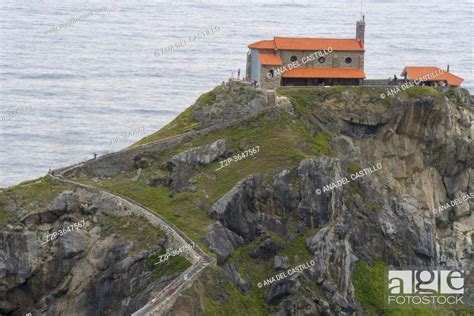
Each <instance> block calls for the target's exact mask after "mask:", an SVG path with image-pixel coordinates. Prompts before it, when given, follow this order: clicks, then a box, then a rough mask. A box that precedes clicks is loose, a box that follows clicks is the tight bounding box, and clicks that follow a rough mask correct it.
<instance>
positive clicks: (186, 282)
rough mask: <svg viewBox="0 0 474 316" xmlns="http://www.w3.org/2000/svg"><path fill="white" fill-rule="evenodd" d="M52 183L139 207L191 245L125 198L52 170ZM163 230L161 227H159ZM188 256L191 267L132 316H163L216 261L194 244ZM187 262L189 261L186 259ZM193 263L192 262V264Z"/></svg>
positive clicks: (176, 230) (180, 234) (183, 236)
mask: <svg viewBox="0 0 474 316" xmlns="http://www.w3.org/2000/svg"><path fill="white" fill-rule="evenodd" d="M47 176H48V177H49V178H50V179H51V180H52V181H53V182H59V183H62V184H68V185H72V186H73V187H76V188H82V189H84V190H87V191H92V192H100V191H102V192H106V193H108V194H112V195H114V196H115V197H116V198H117V199H121V200H125V201H127V202H129V203H131V204H133V205H135V206H136V207H139V208H141V209H142V210H143V212H145V213H147V215H148V217H149V216H151V217H153V218H155V219H156V220H158V221H159V222H161V223H162V225H164V226H165V228H164V230H167V231H168V232H171V233H172V234H174V238H181V239H182V240H181V241H182V242H185V243H188V244H189V243H191V239H190V238H189V237H188V236H186V234H184V233H183V232H182V231H181V230H180V229H179V228H177V227H176V226H175V225H174V224H172V223H170V222H169V221H168V220H167V219H166V218H164V217H162V216H161V215H159V214H157V213H155V212H154V211H152V210H151V209H149V208H147V207H145V206H143V205H141V204H140V203H138V202H135V201H133V200H132V199H130V198H127V197H125V196H121V195H119V194H116V193H112V192H108V191H106V190H103V189H99V188H95V187H91V186H87V185H84V184H81V183H78V182H75V181H72V180H69V179H65V178H64V177H63V176H62V174H61V173H58V174H56V171H55V170H53V171H52V172H50V173H48V175H47ZM161 228H163V226H162V227H161ZM187 252H188V253H190V254H189V255H191V256H192V257H193V258H194V260H190V261H192V265H191V266H190V267H189V268H188V269H186V270H185V271H184V272H183V273H181V275H180V276H179V277H177V278H175V279H174V280H173V281H172V282H171V283H170V284H168V285H167V286H165V287H164V288H163V289H162V290H161V291H160V292H159V293H158V294H157V295H156V296H155V297H154V298H153V299H152V300H150V301H149V302H148V303H147V304H145V306H143V307H142V308H141V309H139V310H138V311H135V313H133V314H132V315H136V316H141V315H163V314H164V312H166V311H167V310H168V309H169V308H171V307H172V306H173V303H174V302H175V301H176V299H177V297H178V295H179V294H181V293H182V292H183V291H184V290H186V289H187V288H189V287H190V286H191V285H192V283H193V282H194V280H196V279H197V277H198V276H199V274H200V273H201V272H202V271H203V270H204V269H205V268H206V267H207V266H209V265H215V264H216V262H217V261H216V259H215V258H213V257H210V256H208V255H207V254H206V253H205V252H204V251H203V250H202V249H201V248H199V246H198V245H196V244H195V246H194V247H193V248H190V250H187ZM188 260H189V259H188ZM193 261H194V262H193ZM170 288H171V289H173V290H174V291H173V292H172V293H171V294H169V293H168V290H169V289H170Z"/></svg>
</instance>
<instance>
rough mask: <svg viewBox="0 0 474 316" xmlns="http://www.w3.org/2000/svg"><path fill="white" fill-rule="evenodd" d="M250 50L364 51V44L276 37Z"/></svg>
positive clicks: (351, 41) (353, 40)
mask: <svg viewBox="0 0 474 316" xmlns="http://www.w3.org/2000/svg"><path fill="white" fill-rule="evenodd" d="M248 47H249V48H256V49H278V50H324V49H326V50H327V49H329V48H332V50H334V51H364V42H362V41H359V40H356V39H344V38H309V37H308V38H306V37H275V38H274V39H273V40H263V41H258V42H255V43H252V44H250V45H249V46H248Z"/></svg>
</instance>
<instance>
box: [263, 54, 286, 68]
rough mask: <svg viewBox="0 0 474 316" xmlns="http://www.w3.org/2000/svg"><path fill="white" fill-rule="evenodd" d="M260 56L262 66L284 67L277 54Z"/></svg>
mask: <svg viewBox="0 0 474 316" xmlns="http://www.w3.org/2000/svg"><path fill="white" fill-rule="evenodd" d="M258 56H259V58H260V64H262V65H278V66H281V65H283V62H282V61H281V58H280V57H279V56H277V55H275V54H265V53H259V54H258Z"/></svg>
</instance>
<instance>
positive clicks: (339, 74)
mask: <svg viewBox="0 0 474 316" xmlns="http://www.w3.org/2000/svg"><path fill="white" fill-rule="evenodd" d="M282 77H283V78H350V79H364V78H365V72H364V70H363V69H355V68H320V67H298V68H294V69H291V70H288V71H286V72H284V73H283V75H282Z"/></svg>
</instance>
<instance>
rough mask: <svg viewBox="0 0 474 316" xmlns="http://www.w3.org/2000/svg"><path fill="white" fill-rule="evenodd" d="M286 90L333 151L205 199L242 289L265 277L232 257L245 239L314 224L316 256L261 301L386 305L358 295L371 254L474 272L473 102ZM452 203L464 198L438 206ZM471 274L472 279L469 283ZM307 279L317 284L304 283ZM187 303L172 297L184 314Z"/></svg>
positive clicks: (310, 242) (353, 307)
mask: <svg viewBox="0 0 474 316" xmlns="http://www.w3.org/2000/svg"><path fill="white" fill-rule="evenodd" d="M280 93H281V94H283V95H287V96H289V98H290V101H291V103H292V104H293V105H294V106H295V113H294V115H292V118H291V119H292V120H298V122H299V123H300V124H301V125H302V126H304V127H305V128H306V130H307V131H308V132H309V133H310V134H312V135H316V134H317V133H318V132H326V133H328V134H329V135H330V138H331V149H332V151H333V152H335V153H333V155H332V157H328V156H323V157H317V158H307V159H303V160H302V161H301V162H300V163H299V165H298V166H296V167H294V168H289V169H286V168H285V169H283V170H281V171H280V172H278V173H276V174H272V175H271V176H270V177H268V175H267V176H266V175H264V174H262V173H255V174H252V175H249V176H247V177H246V178H244V179H243V180H241V181H240V182H239V183H237V184H236V185H235V186H234V187H233V188H232V189H231V190H229V191H228V192H227V193H225V194H224V195H223V196H222V197H221V198H220V199H218V200H217V201H216V202H215V203H214V204H213V205H212V206H211V207H210V208H209V212H208V213H209V216H210V217H212V218H213V219H215V220H217V221H218V223H216V224H214V225H212V226H211V227H210V228H209V232H208V234H207V236H206V237H205V239H204V241H205V243H206V244H207V245H208V246H209V248H210V249H212V250H213V251H214V252H215V253H216V254H217V256H218V258H219V263H220V264H221V265H223V267H224V269H225V268H226V265H228V264H229V263H231V264H234V263H235V265H236V268H237V269H236V271H234V272H233V273H231V275H232V276H233V279H234V280H238V282H235V281H234V282H235V285H236V286H237V287H238V288H240V289H241V292H242V293H246V292H247V293H248V292H249V291H248V290H247V289H242V287H241V286H239V284H242V282H249V283H251V284H252V283H253V285H254V286H255V282H259V281H260V282H263V279H260V280H259V279H256V280H255V279H253V277H255V276H256V275H257V273H255V272H254V271H245V270H246V269H245V268H244V267H245V266H246V264H245V263H243V262H242V260H239V258H237V257H236V256H235V255H234V254H235V253H236V252H238V251H239V247H242V246H243V245H255V247H257V249H258V248H259V247H264V248H265V247H266V245H268V244H269V243H270V242H271V241H275V242H278V241H279V240H281V239H283V240H294V239H295V238H296V236H298V235H302V234H304V232H305V231H306V230H312V229H316V233H314V234H313V233H311V234H310V235H309V237H307V238H306V240H305V246H306V249H307V251H308V252H309V254H310V258H311V259H312V260H314V261H315V262H316V265H315V266H314V267H312V268H310V269H308V270H307V271H305V272H304V273H302V274H301V275H299V276H298V277H288V278H286V279H284V280H282V281H279V282H276V283H273V284H272V285H271V286H270V287H269V288H268V289H267V291H266V294H265V301H266V303H267V304H270V305H278V308H277V309H274V310H275V311H278V310H279V311H278V313H277V314H278V315H290V314H294V313H295V312H296V311H297V310H300V311H303V310H304V311H305V312H307V313H309V314H316V313H323V312H324V313H332V312H334V313H340V312H345V313H353V312H356V311H357V310H361V309H363V308H365V309H366V311H372V312H377V313H380V312H381V311H382V309H383V306H381V305H377V304H373V303H371V302H370V301H364V293H361V294H360V295H357V294H356V291H357V287H358V286H360V284H354V283H356V282H355V281H354V277H353V275H354V271H356V270H357V269H358V263H361V262H364V261H365V262H368V263H369V264H370V265H373V264H375V262H376V261H380V262H382V263H383V265H384V266H385V267H389V266H390V267H394V268H396V267H419V268H421V267H433V268H436V267H444V268H447V269H449V268H452V269H453V268H458V269H463V270H465V271H472V270H473V266H472V256H473V254H474V249H473V246H472V236H473V233H474V218H473V214H472V210H473V209H474V199H472V198H473V197H474V185H473V184H474V177H473V166H474V159H473V157H474V145H473V142H472V139H473V137H474V128H473V126H474V125H473V112H472V110H471V109H469V108H468V106H466V107H461V106H459V105H456V104H455V103H453V102H452V100H450V99H448V98H447V97H446V96H444V95H443V94H441V93H439V92H438V91H434V90H431V89H426V88H416V90H415V91H410V94H402V95H399V96H398V97H397V98H395V99H390V100H385V101H383V102H381V101H380V99H377V96H378V94H377V93H376V91H370V89H367V91H364V90H363V89H360V90H357V89H355V90H352V91H351V90H350V89H348V90H346V91H343V92H341V93H339V94H334V93H333V94H330V93H327V92H325V91H321V90H315V91H311V90H303V89H300V90H296V89H295V90H293V89H286V90H285V89H282V90H281V91H280ZM283 101H284V100H281V99H280V102H283ZM387 101H388V102H387ZM263 150H265V148H263ZM257 159H258V158H257ZM451 201H457V202H456V203H455V204H458V205H455V204H451V205H454V206H451V205H450V206H449V208H446V209H445V210H443V209H440V208H439V207H440V205H446V204H447V203H450V202H451ZM458 202H459V203H458ZM289 244H290V245H291V242H290V243H289ZM252 247H253V246H251V247H250V249H249V250H248V251H249V253H250V257H252V255H251V254H252V251H253V253H255V248H254V249H253V250H252ZM266 248H268V247H266ZM270 248H271V247H270ZM268 251H269V252H270V256H264V255H257V256H256V257H257V260H255V261H254V262H255V266H253V268H254V269H258V266H259V265H260V264H262V266H263V265H265V261H268V260H269V259H273V258H274V257H275V255H276V254H277V253H278V252H279V251H278V250H275V251H273V252H272V251H271V250H268ZM239 254H241V253H240V252H239ZM249 260H251V261H252V260H253V259H249ZM259 260H260V261H259ZM290 262H291V265H292V266H296V265H297V264H299V263H301V262H302V260H301V259H300V258H298V257H293V258H291V257H290ZM250 269H252V268H250ZM238 271H241V272H242V273H240V274H239V272H238ZM273 274H275V273H273ZM259 276H260V277H261V274H260V275H259ZM271 276H272V273H271V272H270V273H269V274H268V275H267V277H268V278H270V277H271ZM384 277H385V276H384ZM470 278H471V277H470V276H467V279H466V284H469V283H470V284H472V279H470ZM242 279H243V281H242ZM305 281H309V282H311V283H313V284H316V285H317V288H318V289H315V290H309V291H308V288H307V286H306V285H305ZM356 281H357V280H356ZM469 281H470V282H469ZM203 283H204V284H205V283H206V282H203ZM354 286H355V287H356V288H354ZM468 287H469V286H468ZM318 290H319V291H318ZM383 290H384V289H383V288H382V289H380V292H381V294H382V295H383ZM470 291H472V288H471V289H470ZM251 295H256V294H255V293H252V292H251ZM211 297H212V295H211ZM213 299H214V298H213ZM227 299H231V298H227ZM358 299H359V300H358ZM224 301H225V299H224ZM373 301H375V299H374V300H372V302H373ZM361 303H363V304H364V306H360V304H361ZM181 311H182V310H181V309H180V308H179V307H176V314H180V312H181ZM203 312H205V311H203Z"/></svg>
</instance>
